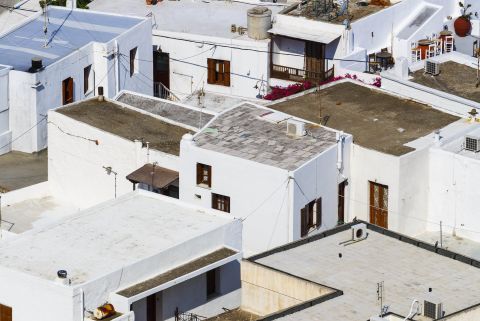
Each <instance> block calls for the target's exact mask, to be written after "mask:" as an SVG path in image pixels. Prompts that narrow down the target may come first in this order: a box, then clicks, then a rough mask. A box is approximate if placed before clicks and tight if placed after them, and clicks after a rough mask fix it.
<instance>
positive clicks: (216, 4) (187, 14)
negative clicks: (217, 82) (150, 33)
mask: <svg viewBox="0 0 480 321" xmlns="http://www.w3.org/2000/svg"><path fill="white" fill-rule="evenodd" d="M257 4H261V5H262V6H268V8H269V9H271V10H272V12H273V13H274V14H275V13H277V12H278V11H280V10H281V9H282V8H283V6H281V5H278V4H270V5H269V4H268V3H267V2H260V1H259V2H257V3H255V2H254V1H252V3H242V2H236V1H201V0H189V1H186V0H180V1H159V2H158V3H157V4H156V5H152V6H147V5H146V4H145V2H142V3H139V2H138V1H137V0H117V1H103V0H96V1H93V2H91V3H90V4H89V7H90V9H92V10H98V11H104V12H113V13H118V14H124V15H134V16H139V17H145V16H146V15H147V14H149V13H153V15H154V17H155V21H154V23H155V25H154V29H157V30H162V31H172V32H181V33H192V34H200V35H206V36H211V37H222V38H229V39H231V38H237V37H238V33H232V32H231V25H232V24H236V25H237V26H245V27H246V26H247V10H248V9H250V8H253V7H254V6H255V5H257ZM178 12H181V13H182V14H181V15H178ZM245 37H246V36H245ZM247 39H249V38H247ZM250 40H252V39H250ZM252 41H253V40H252Z"/></svg>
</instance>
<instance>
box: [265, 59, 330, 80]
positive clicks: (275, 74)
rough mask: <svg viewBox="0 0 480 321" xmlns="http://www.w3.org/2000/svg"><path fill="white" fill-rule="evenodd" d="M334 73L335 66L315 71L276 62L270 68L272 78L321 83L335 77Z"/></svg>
mask: <svg viewBox="0 0 480 321" xmlns="http://www.w3.org/2000/svg"><path fill="white" fill-rule="evenodd" d="M334 74H335V69H334V66H332V68H330V69H328V70H327V71H325V72H315V71H309V70H304V69H297V68H292V67H286V66H281V65H276V64H271V68H270V76H271V77H272V78H277V79H282V80H290V81H297V82H300V81H306V80H308V81H311V82H314V83H319V82H323V81H326V80H329V79H331V78H333V76H334Z"/></svg>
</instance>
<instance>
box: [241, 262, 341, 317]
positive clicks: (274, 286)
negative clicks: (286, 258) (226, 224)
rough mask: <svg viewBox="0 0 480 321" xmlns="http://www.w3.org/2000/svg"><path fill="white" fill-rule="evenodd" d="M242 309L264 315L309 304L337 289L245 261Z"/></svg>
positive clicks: (243, 265) (243, 267)
mask: <svg viewBox="0 0 480 321" xmlns="http://www.w3.org/2000/svg"><path fill="white" fill-rule="evenodd" d="M241 270H242V273H241V275H242V305H241V309H242V310H245V311H249V312H252V313H254V314H257V315H260V316H264V315H267V314H271V313H273V312H277V311H279V310H283V309H286V308H289V307H292V306H294V305H297V304H300V303H302V302H305V301H309V300H312V299H315V298H318V297H321V296H324V295H327V294H330V293H332V292H333V291H334V290H333V289H331V288H328V287H325V286H322V285H318V284H315V283H313V282H309V281H307V280H302V279H299V278H296V277H294V276H291V275H288V274H285V273H282V272H280V271H276V270H272V269H270V268H267V267H264V266H262V265H259V264H256V263H252V262H250V261H245V260H243V261H242V269H241Z"/></svg>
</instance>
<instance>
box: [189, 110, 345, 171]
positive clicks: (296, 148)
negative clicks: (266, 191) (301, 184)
mask: <svg viewBox="0 0 480 321" xmlns="http://www.w3.org/2000/svg"><path fill="white" fill-rule="evenodd" d="M290 118H293V117H292V116H290V115H287V114H284V113H279V112H275V111H272V110H270V109H267V108H262V107H261V106H256V105H253V104H250V103H244V104H242V105H240V106H237V107H235V108H232V109H230V110H228V111H226V112H224V113H222V114H220V115H218V116H217V117H216V118H215V119H214V120H213V121H212V122H211V123H210V124H209V125H208V127H206V128H204V129H203V131H202V132H200V133H199V134H197V135H196V136H195V138H194V140H195V143H196V145H197V146H198V147H201V148H204V149H208V150H212V151H216V152H219V153H224V154H229V155H232V156H236V157H240V158H244V159H248V160H251V161H255V162H259V163H262V164H265V165H270V166H274V167H279V168H282V169H286V170H294V169H296V168H298V167H300V166H301V165H303V164H304V163H305V162H307V161H308V160H310V159H312V158H313V157H314V156H315V155H318V154H320V153H322V152H323V151H325V150H327V149H328V148H330V147H331V146H333V145H335V144H336V133H335V132H334V131H332V130H328V129H325V128H324V127H321V126H319V125H316V124H309V123H307V125H306V130H307V132H308V134H307V135H305V136H301V137H293V136H289V135H287V121H286V120H287V119H290Z"/></svg>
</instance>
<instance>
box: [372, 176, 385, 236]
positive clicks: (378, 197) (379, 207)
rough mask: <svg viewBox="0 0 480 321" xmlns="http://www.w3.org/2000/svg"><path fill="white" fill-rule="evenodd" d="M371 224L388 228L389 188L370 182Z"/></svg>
mask: <svg viewBox="0 0 480 321" xmlns="http://www.w3.org/2000/svg"><path fill="white" fill-rule="evenodd" d="M370 223H372V224H375V225H378V226H380V227H383V228H388V186H386V185H382V184H378V183H374V182H370Z"/></svg>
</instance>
